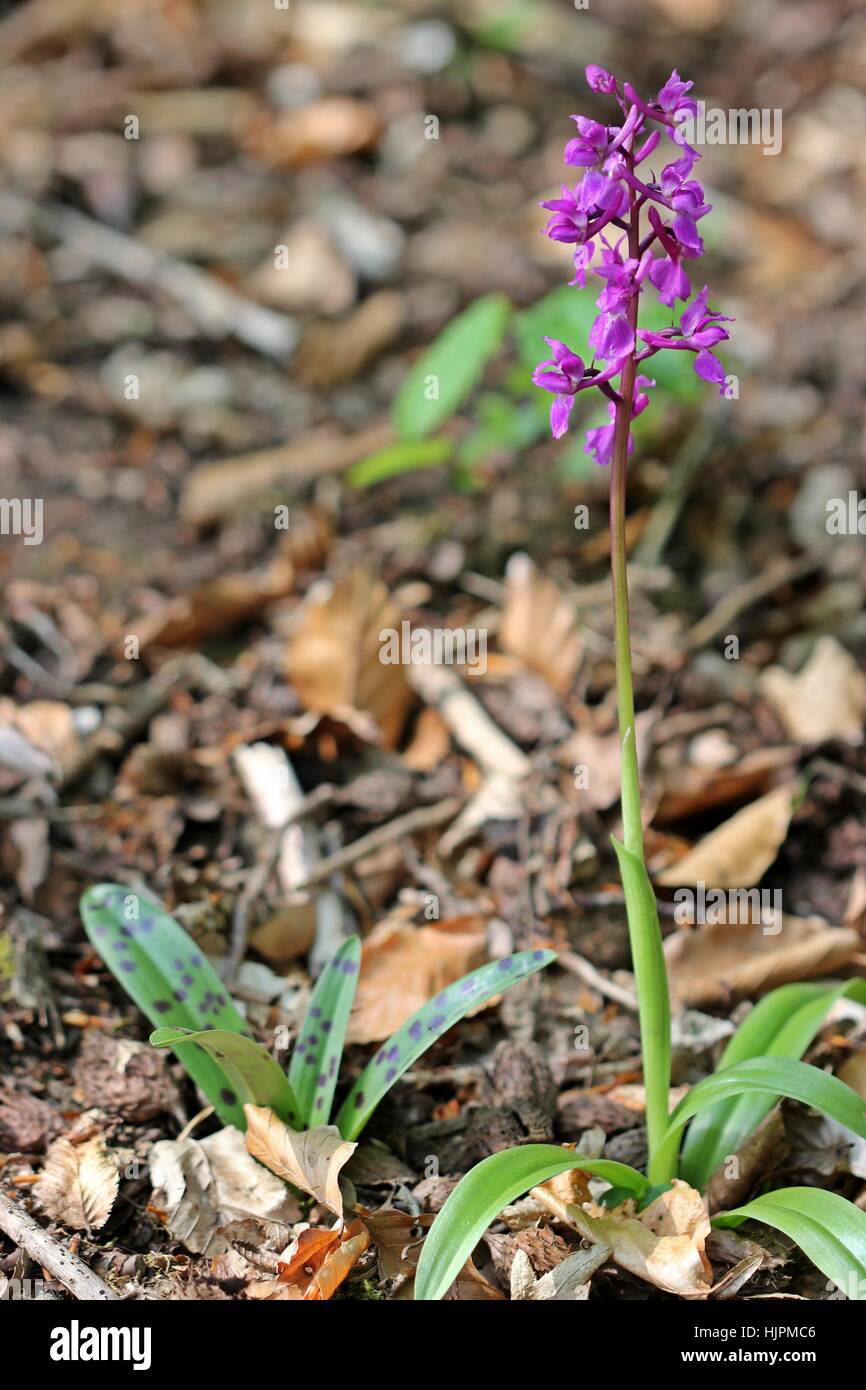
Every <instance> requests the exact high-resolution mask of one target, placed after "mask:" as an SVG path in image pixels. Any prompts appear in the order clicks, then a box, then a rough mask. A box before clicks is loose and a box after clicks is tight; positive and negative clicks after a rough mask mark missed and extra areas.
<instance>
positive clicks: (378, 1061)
mask: <svg viewBox="0 0 866 1390" xmlns="http://www.w3.org/2000/svg"><path fill="white" fill-rule="evenodd" d="M384 1060H385V1049H384V1047H383V1048H382V1049H381V1050H380V1051H379V1052H377V1053H376V1065H377V1066H379V1067H380V1066H381V1065H382V1063H383V1062H384Z"/></svg>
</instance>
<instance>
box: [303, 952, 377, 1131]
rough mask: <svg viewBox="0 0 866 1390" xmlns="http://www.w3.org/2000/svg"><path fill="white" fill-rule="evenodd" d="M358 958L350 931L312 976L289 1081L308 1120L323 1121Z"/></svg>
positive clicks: (334, 1079)
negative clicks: (311, 990) (311, 986)
mask: <svg viewBox="0 0 866 1390" xmlns="http://www.w3.org/2000/svg"><path fill="white" fill-rule="evenodd" d="M360 959H361V941H360V938H359V937H357V936H350V937H349V938H348V940H346V941H344V942H343V944H342V945H341V946H340V948H339V949H338V950H337V951H336V952H335V954H334V955H333V957H332V958H331V960H330V961H329V962H328V964H327V965H326V966H325V968H324V970H323V971H322V973H321V975H320V976H319V978H318V980H317V981H316V988H315V989H314V990H313V994H312V998H311V999H310V1007H309V1008H308V1010H307V1015H306V1018H305V1019H304V1026H303V1028H302V1029H301V1034H300V1037H299V1038H298V1041H297V1042H296V1044H295V1049H294V1051H293V1053H292V1060H291V1064H290V1066H289V1081H290V1082H291V1084H292V1089H293V1091H294V1093H295V1095H296V1096H297V1098H298V1104H299V1105H300V1108H301V1114H302V1116H303V1118H304V1122H305V1123H306V1124H308V1125H311V1124H317V1125H326V1124H327V1123H328V1119H329V1117H330V1114H331V1102H332V1101H333V1099H334V1091H335V1089H336V1086H337V1076H338V1073H339V1070H340V1058H341V1057H342V1055H343V1042H344V1040H345V1037H346V1028H347V1026H348V1023H349V1014H350V1013H351V1012H352V1004H353V1002H354V999H355V990H356V988H357V985H358V962H359V961H360Z"/></svg>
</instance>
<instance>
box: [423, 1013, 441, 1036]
mask: <svg viewBox="0 0 866 1390" xmlns="http://www.w3.org/2000/svg"><path fill="white" fill-rule="evenodd" d="M444 1022H445V1015H444V1014H434V1015H433V1017H432V1018H431V1020H430V1022H429V1023H428V1025H427V1028H428V1031H429V1032H431V1033H435V1031H436V1029H437V1028H441V1027H442V1024H443V1023H444Z"/></svg>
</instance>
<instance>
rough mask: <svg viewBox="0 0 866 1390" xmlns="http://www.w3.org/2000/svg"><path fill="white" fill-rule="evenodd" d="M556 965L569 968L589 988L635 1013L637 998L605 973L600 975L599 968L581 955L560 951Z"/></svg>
mask: <svg viewBox="0 0 866 1390" xmlns="http://www.w3.org/2000/svg"><path fill="white" fill-rule="evenodd" d="M556 963H557V965H561V966H562V967H563V968H564V969H565V970H570V971H571V973H572V975H577V977H578V978H579V979H581V980H583V983H584V984H585V985H589V987H590V989H596V990H598V992H599V994H603V995H605V997H606V998H608V999H613V1000H615V1001H616V1003H617V1004H622V1006H623V1008H624V1009H630V1010H631V1012H632V1013H637V998H636V996H635V995H634V994H632V992H631V990H629V989H625V988H624V987H623V986H622V985H618V984H616V983H615V982H614V981H613V980H609V979H608V978H607V976H606V975H602V973H601V971H600V970H596V968H595V966H594V965H591V964H590V963H589V961H588V960H584V958H583V956H579V955H577V954H576V953H575V952H574V951H560V952H559V954H558V956H557V957H556Z"/></svg>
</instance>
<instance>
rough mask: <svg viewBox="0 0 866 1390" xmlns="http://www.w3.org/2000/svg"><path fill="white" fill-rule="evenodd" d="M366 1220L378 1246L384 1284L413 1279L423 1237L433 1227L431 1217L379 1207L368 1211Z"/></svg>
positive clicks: (394, 1208) (380, 1269)
mask: <svg viewBox="0 0 866 1390" xmlns="http://www.w3.org/2000/svg"><path fill="white" fill-rule="evenodd" d="M364 1221H365V1222H366V1224H367V1226H368V1227H369V1229H370V1234H371V1235H372V1237H373V1240H374V1242H375V1245H376V1252H377V1254H378V1257H379V1278H380V1279H381V1280H382V1282H383V1283H385V1281H386V1280H388V1279H397V1278H399V1277H401V1276H403V1277H406V1278H409V1277H411V1276H414V1274H415V1271H416V1269H417V1268H418V1261H419V1259H420V1258H421V1247H422V1245H423V1243H424V1236H425V1234H426V1232H427V1231H428V1230H429V1229H430V1227H431V1226H432V1224H433V1217H432V1215H430V1214H429V1213H422V1214H420V1215H418V1216H412V1215H410V1213H409V1212H407V1211H399V1210H398V1209H397V1208H396V1207H380V1209H379V1210H378V1211H373V1212H365V1213H364Z"/></svg>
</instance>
